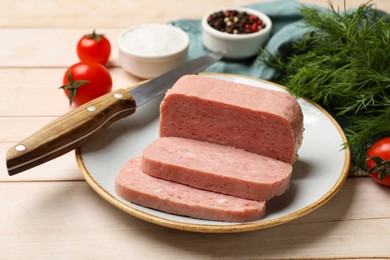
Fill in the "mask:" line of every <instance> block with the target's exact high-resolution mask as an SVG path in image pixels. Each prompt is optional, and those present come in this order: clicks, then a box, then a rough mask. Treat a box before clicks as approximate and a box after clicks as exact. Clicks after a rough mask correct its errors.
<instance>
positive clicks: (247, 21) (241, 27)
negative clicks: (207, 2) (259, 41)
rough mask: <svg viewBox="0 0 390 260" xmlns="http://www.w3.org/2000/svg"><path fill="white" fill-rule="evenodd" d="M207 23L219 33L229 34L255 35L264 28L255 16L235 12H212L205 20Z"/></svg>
mask: <svg viewBox="0 0 390 260" xmlns="http://www.w3.org/2000/svg"><path fill="white" fill-rule="evenodd" d="M207 23H208V24H209V25H210V26H211V27H213V28H214V29H216V30H218V31H220V32H225V33H230V34H249V33H255V32H258V31H261V30H262V29H264V28H265V27H266V25H265V23H264V22H263V21H262V20H261V19H260V18H259V17H258V16H257V15H253V14H248V13H247V12H245V11H237V10H225V11H217V12H214V13H212V14H211V15H209V17H208V18H207Z"/></svg>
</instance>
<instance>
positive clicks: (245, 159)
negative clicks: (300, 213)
mask: <svg viewBox="0 0 390 260" xmlns="http://www.w3.org/2000/svg"><path fill="white" fill-rule="evenodd" d="M141 169H142V170H143V171H144V172H145V173H147V174H150V175H152V176H155V177H158V178H162V179H165V180H170V181H174V182H178V183H182V184H186V185H190V186H192V187H196V188H200V189H205V190H210V191H215V192H220V193H224V194H228V195H232V196H236V197H240V198H245V199H251V200H258V201H264V200H269V199H271V198H273V197H274V196H278V195H281V194H283V193H284V192H285V191H286V190H287V188H288V186H289V182H290V178H291V172H292V166H291V165H290V164H287V163H284V162H281V161H278V160H275V159H272V158H268V157H265V156H262V155H258V154H255V153H250V152H247V151H244V150H242V149H237V148H233V147H230V146H224V145H219V144H213V143H207V142H202V141H198V140H193V139H188V138H180V137H162V138H160V139H158V140H156V141H154V142H153V143H152V144H151V145H149V146H148V147H146V148H145V149H144V151H143V154H142V166H141Z"/></svg>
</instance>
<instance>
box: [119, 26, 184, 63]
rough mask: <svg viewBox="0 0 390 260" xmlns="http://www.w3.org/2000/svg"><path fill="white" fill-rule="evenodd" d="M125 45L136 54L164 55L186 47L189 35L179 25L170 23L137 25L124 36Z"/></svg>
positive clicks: (123, 43)
mask: <svg viewBox="0 0 390 260" xmlns="http://www.w3.org/2000/svg"><path fill="white" fill-rule="evenodd" d="M121 41H122V45H123V47H124V48H125V49H126V50H127V51H129V52H131V53H134V54H138V55H145V56H153V55H156V56H162V55H169V54H173V53H175V52H179V51H181V50H183V49H184V48H186V45H187V43H188V37H187V35H186V34H185V32H183V31H182V30H180V29H179V28H177V27H174V26H172V25H168V24H148V25H143V26H140V27H136V28H134V29H133V30H130V31H128V32H127V33H126V34H124V35H123V36H122V39H121Z"/></svg>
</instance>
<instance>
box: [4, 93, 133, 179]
mask: <svg viewBox="0 0 390 260" xmlns="http://www.w3.org/2000/svg"><path fill="white" fill-rule="evenodd" d="M135 109H136V104H135V100H134V98H133V96H132V95H131V94H130V93H129V92H128V91H127V90H123V89H120V90H117V91H115V92H111V93H108V94H106V95H104V96H101V97H99V98H97V99H94V100H92V101H90V102H88V103H86V104H84V105H82V106H79V107H77V108H75V109H74V110H72V111H70V112H69V113H67V114H65V115H63V116H61V117H59V118H58V119H56V120H54V121H53V122H51V123H49V124H48V125H46V126H44V127H43V128H42V129H40V130H39V131H38V132H36V133H34V134H33V135H31V136H29V137H28V138H26V139H25V140H23V141H21V142H20V143H18V144H17V145H15V146H14V147H12V148H11V149H9V150H8V151H7V168H8V174H9V175H14V174H17V173H19V172H22V171H25V170H28V169H30V168H32V167H35V166H37V165H40V164H42V163H45V162H47V161H49V160H52V159H54V158H56V157H58V156H60V155H63V154H65V153H67V152H69V151H71V150H73V149H75V148H77V147H78V146H80V145H81V144H83V143H84V142H85V141H87V140H88V139H90V138H91V137H93V136H94V135H95V134H96V133H98V132H99V131H100V130H102V129H104V128H105V127H106V126H108V125H110V124H111V123H113V122H115V121H117V120H118V119H120V118H123V117H126V116H129V115H131V114H133V113H134V112H135Z"/></svg>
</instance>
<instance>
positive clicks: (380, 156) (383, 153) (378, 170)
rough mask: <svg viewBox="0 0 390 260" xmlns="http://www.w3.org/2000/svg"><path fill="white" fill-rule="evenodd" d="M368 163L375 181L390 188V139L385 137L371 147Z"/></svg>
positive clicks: (368, 153)
mask: <svg viewBox="0 0 390 260" xmlns="http://www.w3.org/2000/svg"><path fill="white" fill-rule="evenodd" d="M366 162H367V168H368V170H369V173H370V174H371V176H372V177H373V179H374V180H375V181H377V182H378V183H380V184H382V185H385V186H388V187H390V137H385V138H383V139H381V140H379V141H377V142H376V143H374V144H373V145H372V146H371V147H370V149H369V150H368V152H367V161H366Z"/></svg>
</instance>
